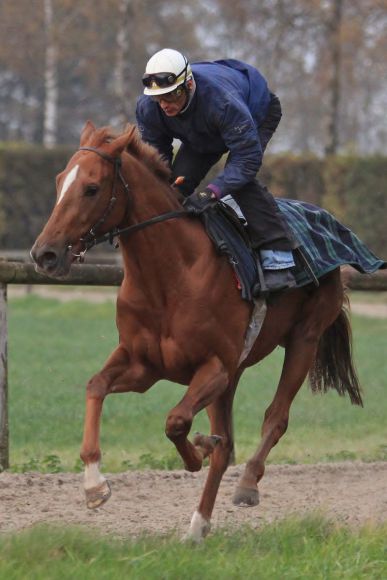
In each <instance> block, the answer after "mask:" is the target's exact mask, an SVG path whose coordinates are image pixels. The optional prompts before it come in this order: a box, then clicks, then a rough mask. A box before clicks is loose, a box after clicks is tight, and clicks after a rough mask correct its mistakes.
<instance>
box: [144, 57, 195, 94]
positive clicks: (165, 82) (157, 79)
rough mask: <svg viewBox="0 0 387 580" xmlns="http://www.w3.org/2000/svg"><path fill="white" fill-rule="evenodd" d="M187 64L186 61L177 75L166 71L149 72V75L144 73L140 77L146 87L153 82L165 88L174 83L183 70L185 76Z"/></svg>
mask: <svg viewBox="0 0 387 580" xmlns="http://www.w3.org/2000/svg"><path fill="white" fill-rule="evenodd" d="M187 66H188V63H186V65H185V67H184V68H183V70H182V71H181V72H179V74H178V75H175V73H168V72H165V73H163V72H162V73H155V74H150V75H147V74H145V75H144V76H143V77H142V84H143V85H144V87H147V88H150V87H151V86H152V84H153V83H155V84H156V85H157V86H158V87H159V88H160V89H166V88H167V87H172V86H173V85H175V84H176V81H177V79H178V78H179V77H180V76H181V75H182V74H183V72H185V76H187ZM184 80H185V79H184ZM183 82H184V81H183Z"/></svg>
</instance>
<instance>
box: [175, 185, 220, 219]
mask: <svg viewBox="0 0 387 580" xmlns="http://www.w3.org/2000/svg"><path fill="white" fill-rule="evenodd" d="M216 202H217V197H216V195H215V193H214V192H213V191H212V189H211V188H210V187H206V188H205V189H203V191H199V192H196V191H195V192H194V193H191V195H189V196H188V197H187V199H186V200H185V201H184V202H183V206H184V207H185V209H186V210H187V211H189V212H190V213H194V214H201V213H203V211H205V210H206V209H208V208H209V207H212V206H213V205H215V204H216Z"/></svg>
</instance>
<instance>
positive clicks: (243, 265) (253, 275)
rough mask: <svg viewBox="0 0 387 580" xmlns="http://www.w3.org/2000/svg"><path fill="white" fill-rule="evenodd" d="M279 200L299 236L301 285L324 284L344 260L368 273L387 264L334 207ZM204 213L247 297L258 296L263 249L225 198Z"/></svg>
mask: <svg viewBox="0 0 387 580" xmlns="http://www.w3.org/2000/svg"><path fill="white" fill-rule="evenodd" d="M276 203H277V205H278V208H279V210H280V212H281V213H282V216H283V218H284V219H285V221H286V223H287V225H288V227H289V229H290V232H291V235H292V236H293V239H294V241H295V248H296V249H295V250H293V255H294V260H295V264H296V265H295V268H294V276H295V279H296V282H297V288H300V287H303V286H307V285H310V284H315V285H318V280H319V279H320V278H322V277H323V276H325V275H326V274H327V273H328V272H330V271H332V270H334V269H336V268H338V267H340V266H344V265H350V266H352V267H353V268H355V269H356V270H358V271H359V272H361V273H363V274H371V273H372V272H375V271H376V270H379V269H385V268H387V263H386V262H385V261H384V260H381V259H380V258H378V257H377V256H375V254H373V252H371V250H370V249H369V248H368V247H367V246H366V245H365V244H364V243H363V242H362V241H361V240H360V239H359V238H358V237H357V236H356V235H355V234H354V233H353V232H352V231H351V230H350V229H349V228H347V227H346V226H344V225H343V224H341V223H340V222H339V221H338V220H336V218H335V217H334V216H333V215H332V214H330V213H329V212H328V211H326V210H324V209H322V208H320V207H318V206H315V205H313V204H309V203H306V202H301V201H298V200H291V199H282V198H276ZM200 219H201V220H202V222H203V224H204V226H205V228H206V230H207V233H208V236H209V237H210V239H211V240H212V241H213V243H214V245H215V248H216V249H217V251H218V252H219V253H220V254H223V255H225V256H226V257H227V259H228V260H229V262H230V264H231V266H232V267H233V269H234V273H235V277H236V280H237V286H238V288H239V289H240V291H241V296H242V298H243V299H244V300H248V301H254V298H255V297H256V296H257V295H258V294H260V290H261V280H262V277H261V276H262V267H261V266H260V256H259V252H257V253H255V252H254V250H253V248H252V247H251V244H250V240H249V237H248V235H247V231H246V229H245V227H244V225H243V222H242V221H241V219H240V218H239V216H238V215H237V213H236V212H235V211H234V210H233V209H232V208H230V207H229V206H228V205H226V204H225V203H223V202H218V203H217V204H215V205H214V206H211V207H210V208H209V209H208V210H206V211H204V212H203V213H202V214H201V215H200Z"/></svg>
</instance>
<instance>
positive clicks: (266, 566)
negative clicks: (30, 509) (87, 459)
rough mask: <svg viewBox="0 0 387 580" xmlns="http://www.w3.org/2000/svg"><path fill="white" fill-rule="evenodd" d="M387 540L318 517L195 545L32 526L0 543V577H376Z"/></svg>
mask: <svg viewBox="0 0 387 580" xmlns="http://www.w3.org/2000/svg"><path fill="white" fill-rule="evenodd" d="M386 535H387V527H386V526H383V527H375V528H371V527H368V528H367V527H364V528H362V529H360V530H357V531H351V530H349V529H348V528H344V527H337V526H335V525H334V524H332V523H330V522H328V521H327V520H324V519H322V518H320V517H318V516H312V517H308V518H305V519H289V520H285V521H281V522H280V523H277V524H271V525H267V526H264V527H262V528H261V529H260V530H259V531H257V530H254V529H251V528H242V529H240V530H238V531H237V532H233V533H230V532H229V531H227V530H223V531H218V532H216V533H214V534H212V535H210V536H209V537H208V538H206V540H205V542H203V543H202V544H199V545H192V544H186V543H184V544H182V543H181V542H179V541H178V539H177V538H176V537H175V536H167V537H161V536H153V537H151V536H144V537H142V538H138V539H134V540H127V539H126V540H120V539H117V538H105V537H103V536H101V535H96V534H91V533H89V532H86V531H85V530H82V529H68V528H66V529H63V528H57V527H37V528H34V529H30V530H27V531H24V532H22V533H19V534H17V535H11V536H5V537H4V536H3V537H2V538H0V579H1V580H3V579H4V580H5V579H7V580H19V579H23V580H24V579H25V578H28V579H29V580H40V579H47V578H50V580H55V579H60V580H64V579H67V578H69V579H70V578H71V579H73V578H82V579H83V580H88V579H90V580H91V579H93V580H95V579H105V578H106V579H110V578H118V579H121V578H129V579H131V580H132V579H133V580H134V579H137V578H138V579H144V578H146V579H147V580H151V579H152V578H155V579H168V580H172V579H179V580H180V579H181V578H188V579H189V580H195V579H198V580H205V579H206V578H209V579H211V580H216V579H220V578H221V579H224V578H227V579H228V580H231V579H238V580H239V579H240V578H246V579H249V578H254V579H257V578H258V579H260V580H264V579H270V580H273V579H276V578H284V579H287V580H291V579H294V580H302V579H307V580H310V579H313V580H320V579H321V580H322V579H324V580H329V579H333V578H335V579H339V578H340V579H341V578H348V579H351V580H356V579H367V580H372V579H381V578H386V576H387V549H386V542H385V539H386Z"/></svg>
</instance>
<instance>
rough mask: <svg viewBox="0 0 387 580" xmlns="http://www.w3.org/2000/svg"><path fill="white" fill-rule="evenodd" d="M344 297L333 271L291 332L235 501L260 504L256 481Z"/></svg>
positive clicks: (285, 426) (280, 433)
mask: <svg viewBox="0 0 387 580" xmlns="http://www.w3.org/2000/svg"><path fill="white" fill-rule="evenodd" d="M342 298H343V293H342V287H341V283H340V280H339V278H338V276H337V275H335V274H334V273H333V274H332V276H331V277H330V278H329V279H328V280H327V281H326V282H325V283H323V284H322V285H321V286H320V288H319V290H317V291H316V294H315V296H314V297H312V298H311V299H310V302H309V303H308V304H307V305H306V307H305V309H304V316H303V318H302V319H301V320H300V321H299V322H298V323H297V324H296V325H295V327H294V328H293V330H292V331H291V332H290V333H289V335H288V338H287V342H286V347H285V360H284V365H283V369H282V373H281V378H280V382H279V385H278V388H277V392H276V394H275V396H274V399H273V401H272V403H271V405H270V406H269V407H268V408H267V410H266V412H265V418H264V422H263V425H262V439H261V443H260V445H259V447H258V449H257V451H256V453H255V454H254V455H253V457H252V458H251V459H250V460H249V461H248V462H247V464H246V468H245V471H244V473H243V475H242V478H241V480H240V482H239V485H238V487H237V489H236V492H235V495H234V498H233V503H234V504H236V505H241V504H244V505H257V504H258V502H259V495H258V488H257V483H258V482H259V480H260V479H261V478H262V476H263V474H264V471H265V461H266V458H267V456H268V455H269V453H270V450H271V449H272V448H273V447H274V445H276V444H277V443H278V441H279V439H280V438H281V437H282V435H283V434H284V433H285V431H286V429H287V426H288V420H289V410H290V406H291V404H292V402H293V399H294V397H295V396H296V394H297V392H298V390H299V389H300V387H301V385H302V384H303V382H304V380H305V378H306V376H307V374H308V372H309V370H310V368H311V367H312V365H313V362H314V360H315V357H316V352H317V347H318V343H319V340H320V337H321V335H322V334H323V332H324V331H325V329H326V328H327V327H328V326H330V325H331V324H332V323H333V322H334V320H335V319H336V318H337V316H338V314H339V312H340V309H341V305H342Z"/></svg>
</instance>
